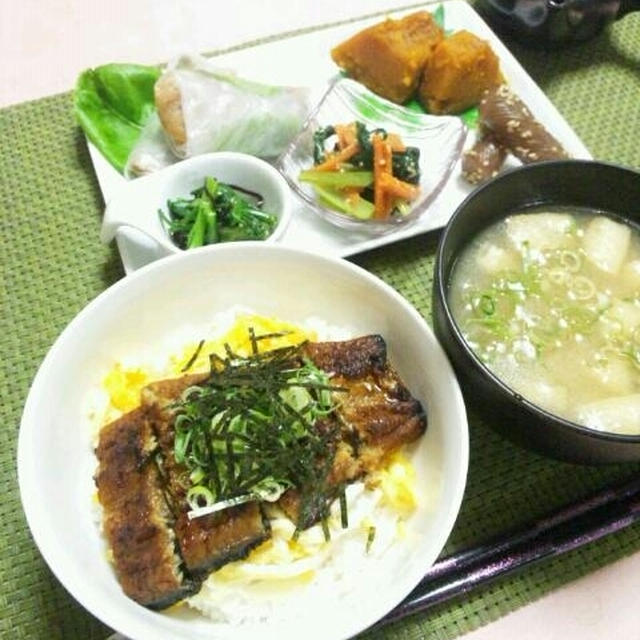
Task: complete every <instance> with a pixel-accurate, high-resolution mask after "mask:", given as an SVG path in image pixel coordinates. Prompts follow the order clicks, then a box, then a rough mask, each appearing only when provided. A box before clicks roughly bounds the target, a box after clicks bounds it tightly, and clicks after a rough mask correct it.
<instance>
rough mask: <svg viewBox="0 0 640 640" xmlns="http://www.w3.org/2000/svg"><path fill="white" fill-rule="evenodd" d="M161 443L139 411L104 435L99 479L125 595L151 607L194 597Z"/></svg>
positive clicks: (99, 454) (108, 532)
mask: <svg viewBox="0 0 640 640" xmlns="http://www.w3.org/2000/svg"><path fill="white" fill-rule="evenodd" d="M156 446H157V443H156V440H155V437H154V435H153V432H152V430H151V424H150V421H149V417H148V413H147V411H146V409H145V408H143V407H140V408H138V409H134V410H133V411H131V412H129V413H127V414H125V415H124V416H122V417H121V418H119V419H118V420H116V421H114V422H112V423H110V424H109V425H107V426H105V427H104V428H103V429H102V430H101V431H100V436H99V443H98V447H97V449H96V456H97V458H98V461H99V466H98V469H97V472H96V475H95V482H96V485H97V488H98V499H99V501H100V503H101V505H102V508H103V530H104V534H105V537H106V539H107V541H108V543H109V547H110V549H111V552H112V554H113V564H114V568H115V571H116V575H117V577H118V581H119V582H120V585H121V586H122V589H123V591H124V592H125V593H126V594H127V595H128V596H129V597H130V598H132V599H133V600H135V601H136V602H139V603H140V604H142V605H144V606H146V607H149V608H151V609H162V608H164V607H168V606H170V605H171V604H174V603H175V602H177V601H179V600H182V599H183V598H185V597H187V596H189V595H191V594H193V593H195V592H196V591H197V590H198V589H199V584H198V583H197V582H194V581H192V580H190V579H188V578H186V577H185V576H184V575H183V572H182V570H181V560H180V557H179V555H178V554H177V553H176V550H175V542H174V538H175V536H174V533H173V529H172V516H171V513H170V511H169V509H168V507H167V504H166V502H165V499H164V495H163V486H162V479H161V477H160V474H159V472H158V469H157V467H156V466H155V464H154V462H153V460H152V457H153V454H154V451H155V449H156Z"/></svg>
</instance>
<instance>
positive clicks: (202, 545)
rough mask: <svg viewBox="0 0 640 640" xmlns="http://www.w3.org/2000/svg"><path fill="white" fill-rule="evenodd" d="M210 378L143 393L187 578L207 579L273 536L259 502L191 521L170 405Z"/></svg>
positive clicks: (173, 383) (159, 386)
mask: <svg viewBox="0 0 640 640" xmlns="http://www.w3.org/2000/svg"><path fill="white" fill-rule="evenodd" d="M206 377H207V374H204V375H203V374H194V375H187V376H183V377H182V378H177V379H173V380H162V381H160V382H154V383H152V384H150V385H148V386H147V387H146V388H145V389H144V390H143V392H142V403H143V406H146V407H148V409H149V411H150V413H151V415H152V416H153V417H152V422H153V429H154V432H155V434H156V436H157V438H158V445H159V448H160V452H161V453H162V461H163V462H162V464H163V472H164V474H165V477H166V479H167V488H168V493H169V496H170V502H171V504H172V507H173V511H174V513H175V518H176V519H175V533H176V539H177V542H178V547H179V548H180V553H181V554H182V558H183V560H184V564H185V567H186V569H187V571H189V573H191V574H192V575H195V576H203V575H206V574H207V573H209V572H210V571H212V570H214V569H218V568H220V567H221V566H222V565H224V564H226V563H227V562H231V561H232V560H238V559H240V558H244V557H246V555H247V554H248V553H249V551H251V549H253V548H254V547H256V546H258V545H259V544H260V543H261V542H264V541H265V540H266V539H267V538H268V537H269V536H270V533H271V532H270V529H269V525H268V520H267V519H266V518H264V517H263V514H262V511H261V509H260V505H259V504H258V503H257V502H248V503H246V504H242V505H238V506H236V507H230V508H229V509H225V510H224V511H219V512H217V513H213V514H210V515H207V516H202V517H200V518H195V519H193V520H189V518H188V516H187V512H188V511H189V506H188V504H187V501H186V494H187V491H188V489H189V487H190V481H189V473H188V471H187V470H186V469H184V468H183V467H182V466H181V465H179V464H177V463H176V461H175V457H174V455H173V441H174V430H173V418H174V414H173V411H172V409H171V406H170V405H171V403H172V402H173V401H174V400H175V399H176V398H177V397H178V396H179V395H180V394H181V393H182V392H183V391H185V390H186V389H187V388H188V387H190V386H192V385H194V384H197V383H199V382H201V381H202V380H204V379H205V378H206Z"/></svg>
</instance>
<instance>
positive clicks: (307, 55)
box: [89, 0, 591, 273]
mask: <svg viewBox="0 0 640 640" xmlns="http://www.w3.org/2000/svg"><path fill="white" fill-rule="evenodd" d="M437 4H439V3H436V4H431V5H425V8H426V9H430V10H433V9H434V8H435V7H436V6H437ZM442 4H443V5H444V13H445V27H446V28H447V29H448V30H449V29H450V30H454V31H455V30H458V29H467V30H468V31H471V32H472V33H474V34H476V35H477V36H479V37H481V38H483V39H485V40H487V41H488V42H489V43H490V44H491V47H492V48H493V50H494V52H495V53H496V55H497V56H498V57H499V59H500V66H501V70H502V73H503V75H504V76H505V79H506V81H507V82H508V83H509V84H510V86H511V87H512V88H513V90H514V91H515V92H516V93H517V94H518V95H519V96H520V97H521V98H522V99H523V101H524V102H525V103H526V104H527V105H528V106H529V108H530V109H531V111H532V113H533V114H534V115H535V116H536V118H537V119H538V120H540V121H541V122H542V123H543V124H544V125H545V127H546V128H547V129H548V130H549V131H550V132H551V133H552V134H553V135H554V136H555V137H556V138H557V139H558V140H559V141H560V142H561V143H562V144H563V145H564V147H565V149H566V150H567V152H568V153H569V154H570V155H571V156H572V157H575V158H587V159H588V158H591V155H590V154H589V151H588V150H587V148H586V147H585V146H584V144H583V143H582V142H581V141H580V139H579V138H578V136H577V135H576V134H575V133H574V131H573V130H572V129H571V127H570V126H569V125H568V124H567V122H566V121H565V120H564V119H563V117H562V116H561V115H560V113H559V112H558V110H557V109H556V108H555V107H554V106H553V104H552V103H551V102H550V100H549V99H548V98H547V97H546V96H545V94H544V93H543V92H542V91H541V89H540V88H539V87H538V86H537V85H536V84H535V82H534V81H533V80H532V79H531V78H530V77H529V75H528V74H527V72H526V71H525V70H524V69H523V68H522V66H521V65H520V64H519V63H518V61H517V60H516V59H515V58H514V57H513V55H511V53H510V52H509V50H508V49H507V48H506V47H505V46H504V45H503V44H502V42H501V41H500V40H499V39H498V37H497V36H496V35H495V34H494V33H493V32H492V31H491V29H490V28H489V27H488V26H487V24H486V23H485V22H484V21H483V20H482V19H481V18H480V16H478V14H477V13H476V12H475V11H474V10H473V8H472V7H471V6H470V5H469V4H467V3H466V2H463V1H462V0H450V1H449V2H444V3H442ZM416 10H417V9H415V8H414V9H412V10H411V11H416ZM405 13H410V11H409V12H408V11H404V12H393V13H390V16H391V17H399V16H401V15H403V14H405ZM380 20H381V18H380V17H377V18H373V19H372V18H365V19H362V20H356V21H353V22H349V23H348V24H345V25H340V26H335V27H328V28H325V29H320V30H318V31H314V32H311V33H305V34H302V35H296V36H290V37H285V38H283V39H279V40H275V41H273V42H269V43H266V44H261V45H257V46H254V47H249V48H246V49H242V50H239V51H234V52H231V53H226V54H224V55H220V56H217V57H216V58H215V60H216V61H217V63H218V64H219V65H220V67H222V68H225V69H231V70H233V71H235V72H236V73H237V74H238V75H240V76H243V77H246V78H249V79H252V80H257V81H260V82H265V83H270V84H280V85H294V86H310V88H311V92H312V100H313V101H314V102H315V101H318V100H319V99H320V97H321V96H322V94H323V92H324V91H325V90H326V88H327V84H328V83H329V81H330V80H331V78H332V77H334V76H335V74H336V73H337V72H338V69H337V68H336V66H335V64H334V63H333V61H332V60H331V57H330V54H329V52H330V50H331V48H332V47H334V46H335V45H337V44H338V43H340V42H342V41H343V40H345V39H346V38H348V37H349V36H351V35H353V34H354V33H356V32H357V31H359V30H361V29H363V28H365V27H367V26H369V25H371V24H374V23H376V22H379V21H380ZM469 137H470V138H471V137H472V136H469ZM89 151H90V153H91V158H92V161H93V165H94V168H95V171H96V175H97V177H98V182H99V184H100V189H101V191H102V195H103V197H104V199H105V202H107V201H108V200H109V199H110V198H111V196H112V195H113V193H114V192H115V191H116V190H117V189H118V188H119V186H120V185H121V184H122V183H123V182H124V181H125V179H124V178H123V177H122V176H121V175H120V174H119V173H118V172H117V171H116V170H115V169H114V168H113V167H112V166H111V165H110V164H109V163H108V162H107V161H106V160H105V158H104V157H103V156H102V155H101V154H100V152H99V151H98V150H97V149H96V148H95V147H93V145H91V144H90V145H89ZM516 164H518V163H517V161H516V160H515V159H511V158H510V159H509V160H508V161H507V165H506V166H515V165H516ZM471 190H472V187H471V186H470V185H468V184H467V183H466V182H465V181H464V180H463V179H462V178H461V177H460V166H459V165H458V166H457V167H456V168H455V169H454V170H453V173H452V175H451V177H450V178H449V180H448V181H447V184H446V185H445V187H444V189H443V191H442V192H441V194H440V195H439V196H438V198H437V199H436V200H435V201H434V203H433V204H432V205H431V207H430V209H429V210H428V211H427V212H426V213H425V214H424V215H423V216H421V217H420V218H419V219H418V221H417V222H416V223H414V224H412V225H409V226H407V227H403V228H401V229H399V230H397V231H394V232H391V233H389V234H386V235H383V236H373V237H372V236H368V235H366V234H364V233H359V232H353V231H347V230H345V229H340V228H337V227H334V226H333V225H331V224H330V223H328V222H324V221H323V220H320V219H319V218H318V217H316V216H315V215H314V214H313V213H312V212H311V211H310V210H309V209H308V208H307V207H306V206H305V205H304V204H302V203H301V202H298V201H296V203H295V208H294V215H293V219H292V221H291V224H290V225H289V227H288V229H287V231H286V233H285V234H284V236H283V237H282V239H281V241H280V242H281V243H282V244H284V245H286V246H292V247H298V248H307V249H309V250H312V251H315V252H318V253H323V254H327V255H334V256H342V257H346V256H350V255H353V254H356V253H360V252H362V251H365V250H367V249H372V248H374V247H379V246H381V245H385V244H388V243H390V242H396V241H398V240H401V239H403V238H408V237H411V236H415V235H417V234H419V233H423V232H425V231H430V230H432V229H438V228H440V227H443V226H444V225H446V223H447V221H448V220H449V218H450V217H451V215H452V213H453V212H454V210H455V208H456V207H457V206H458V204H460V202H462V200H463V199H464V198H465V197H466V196H467V195H468V194H469V193H470V192H471ZM292 197H293V194H292ZM117 241H118V248H119V250H120V255H121V257H122V262H123V265H124V268H125V271H126V272H127V273H130V272H131V271H133V270H135V269H137V268H139V267H140V266H142V265H144V264H145V263H147V262H149V261H151V260H154V259H157V258H158V257H161V254H160V253H159V251H158V249H157V248H156V247H155V246H154V244H155V243H153V242H152V241H149V240H147V239H146V238H145V237H144V236H141V235H140V234H138V233H133V232H131V231H130V230H121V231H120V232H119V235H118V239H117Z"/></svg>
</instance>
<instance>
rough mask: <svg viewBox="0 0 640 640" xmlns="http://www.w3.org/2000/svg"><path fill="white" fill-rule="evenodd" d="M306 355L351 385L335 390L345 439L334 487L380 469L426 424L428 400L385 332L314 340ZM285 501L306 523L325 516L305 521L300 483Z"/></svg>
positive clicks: (289, 513)
mask: <svg viewBox="0 0 640 640" xmlns="http://www.w3.org/2000/svg"><path fill="white" fill-rule="evenodd" d="M305 355H306V356H307V357H308V358H309V359H310V360H311V361H312V362H313V363H314V364H315V365H316V366H317V367H318V368H319V369H322V370H323V371H326V372H327V373H331V374H333V375H332V377H331V384H332V385H335V386H336V387H341V388H344V389H347V390H348V392H346V393H345V392H334V399H335V401H336V403H337V410H336V412H335V413H336V419H337V420H338V423H339V428H340V439H339V442H338V444H337V448H336V453H335V457H334V460H333V466H332V469H331V471H330V473H329V477H328V479H327V484H328V486H329V488H330V487H339V486H340V485H341V484H345V483H348V482H353V481H354V480H356V479H357V478H360V477H362V476H364V475H365V474H367V473H369V472H371V471H374V470H376V469H378V468H379V467H380V466H381V464H382V462H383V460H384V458H385V457H386V456H388V455H389V454H390V453H392V452H393V451H395V450H396V449H398V448H399V447H401V446H402V445H403V444H407V443H410V442H413V441H414V440H417V439H418V438H419V437H420V436H421V435H422V434H423V433H424V431H425V430H426V428H427V419H426V415H425V413H424V411H423V408H422V405H421V404H420V402H418V400H416V399H415V398H414V397H413V396H412V395H411V393H410V392H409V390H408V389H407V387H406V386H405V385H404V383H403V382H402V380H401V379H400V377H399V376H398V374H397V373H396V371H395V370H394V369H393V367H392V366H391V365H390V364H389V362H388V360H387V347H386V344H385V341H384V338H382V336H379V335H369V336H362V337H360V338H354V339H353V340H345V341H341V342H310V343H308V344H306V345H305ZM279 505H280V507H281V508H282V509H283V511H284V512H285V513H286V514H287V516H288V517H289V518H291V520H293V522H296V523H297V524H298V526H300V527H302V528H306V527H309V526H311V525H312V524H313V523H314V522H315V521H317V519H318V517H319V514H318V513H317V512H316V513H314V512H310V513H308V514H306V515H305V516H304V517H303V519H302V521H299V520H300V495H299V493H298V491H296V490H294V489H290V490H288V491H286V492H285V493H284V494H283V496H282V497H281V498H280V500H279Z"/></svg>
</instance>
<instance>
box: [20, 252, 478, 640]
mask: <svg viewBox="0 0 640 640" xmlns="http://www.w3.org/2000/svg"><path fill="white" fill-rule="evenodd" d="M236 305H242V306H250V307H251V308H252V309H253V310H254V311H255V312H257V313H259V314H262V315H266V316H272V317H277V318H281V319H283V320H288V321H290V322H293V323H305V322H308V321H309V319H310V318H316V319H318V320H319V322H320V323H327V325H329V326H330V327H332V326H335V327H340V328H341V329H342V328H345V329H346V330H348V332H349V334H351V335H353V336H357V335H365V334H369V333H378V334H381V335H382V336H383V337H384V339H385V341H386V344H387V351H388V355H389V360H390V362H391V363H392V364H393V365H394V367H395V368H396V370H397V371H398V373H399V374H400V376H401V377H402V378H403V380H404V381H405V383H406V384H407V386H408V388H409V389H410V390H411V392H412V393H413V395H414V396H415V397H417V398H418V399H419V400H420V401H421V402H422V404H423V406H424V407H425V409H426V412H427V418H428V427H427V432H426V434H425V435H424V436H423V437H422V438H421V439H420V440H419V441H418V442H417V443H416V445H415V446H412V448H411V450H410V452H409V455H410V457H411V460H412V462H413V466H414V469H415V471H416V480H415V488H416V493H417V501H418V505H417V507H416V509H415V511H414V512H413V513H412V515H411V517H410V518H408V520H407V522H406V535H405V536H404V537H402V538H400V539H398V540H396V543H395V544H394V545H392V546H391V547H390V548H389V549H388V550H387V552H386V553H384V554H382V555H381V556H372V557H369V556H367V555H366V554H365V553H364V549H363V550H362V556H361V559H359V560H358V561H357V563H356V562H353V563H350V565H349V566H350V569H349V570H345V571H343V572H342V576H341V578H340V579H339V580H336V582H335V588H333V587H332V588H331V589H330V590H327V589H326V586H327V585H326V584H325V585H324V586H325V589H319V590H318V588H317V587H314V583H312V584H309V585H308V587H304V586H301V587H300V588H305V589H307V591H305V593H304V594H303V595H301V596H300V597H297V598H296V600H295V602H296V603H297V604H296V606H291V604H290V601H287V600H286V599H285V600H281V601H280V602H279V603H278V604H277V605H276V606H275V607H274V610H273V616H270V617H269V618H268V619H267V620H266V621H264V622H261V623H260V624H259V626H258V628H256V625H255V623H254V624H253V625H251V624H249V625H245V624H238V623H237V621H235V622H234V621H229V622H218V623H215V622H213V621H212V620H209V619H205V618H203V617H202V616H200V615H199V614H196V613H195V612H193V611H189V610H186V611H185V609H184V608H182V607H181V608H178V609H176V608H172V609H169V610H167V611H164V612H155V611H151V610H149V609H145V608H144V607H142V606H140V605H138V604H136V603H135V602H134V601H133V600H130V599H129V598H127V597H126V596H125V595H124V593H123V592H122V589H121V588H120V585H119V584H118V581H117V579H116V576H115V574H114V571H113V567H112V566H111V565H110V564H109V561H108V559H107V549H106V545H105V541H104V538H103V537H102V535H101V532H100V526H99V524H98V523H97V521H96V504H95V500H94V495H95V486H94V483H93V474H94V473H95V469H96V464H97V461H96V458H95V455H94V452H93V447H94V446H95V443H94V437H95V425H94V424H92V423H91V420H90V419H89V415H88V414H89V404H88V401H89V400H90V399H91V398H95V392H96V389H101V382H102V380H103V378H104V375H105V374H106V373H107V372H108V371H110V370H112V368H113V366H114V363H115V362H118V361H119V362H122V363H125V364H127V363H129V364H131V363H132V362H134V363H135V362H136V361H137V362H140V361H141V360H142V361H144V362H147V361H151V362H157V361H158V357H159V356H158V351H159V352H160V354H164V355H167V351H168V352H169V353H175V352H176V351H179V346H178V345H182V346H184V344H185V343H194V344H195V343H197V341H198V340H200V339H201V338H206V337H207V335H208V334H206V332H207V330H208V331H211V323H212V318H213V317H214V316H216V315H217V314H219V313H221V312H224V311H228V310H229V308H230V307H233V306H236ZM168 345H172V346H173V349H172V347H171V346H169V348H167V347H168ZM92 427H93V428H92ZM467 464H468V432H467V421H466V413H465V408H464V404H463V401H462V395H461V393H460V389H459V387H458V383H457V381H456V378H455V375H454V374H453V371H452V369H451V366H450V365H449V362H448V360H447V358H446V356H445V354H444V351H443V350H442V348H441V347H440V345H439V344H438V342H437V341H436V339H435V337H434V335H433V332H432V331H431V329H430V328H429V326H428V325H427V323H426V322H425V320H424V318H423V317H422V316H421V315H420V314H419V313H418V312H417V311H416V310H415V309H414V308H413V307H412V306H411V305H410V304H409V303H408V302H407V301H406V300H405V299H404V298H403V297H402V296H401V295H400V294H398V293H397V292H396V291H395V290H394V289H393V288H392V287H390V286H389V285H387V284H385V283H384V282H382V281H381V280H380V279H378V278H376V277H375V276H373V275H371V274H370V273H368V272H366V271H365V270H364V269H361V268H360V267H358V266H356V265H354V264H352V263H350V262H347V261H345V260H340V259H338V258H329V257H323V256H320V255H316V254H313V253H308V252H304V251H300V250H296V249H291V248H285V247H282V246H278V245H269V244H266V243H264V242H238V243H233V244H220V245H213V246H207V247H202V248H199V249H194V250H193V251H185V252H183V253H181V254H179V255H174V256H169V257H167V258H165V259H163V260H157V261H155V262H153V263H151V264H149V265H147V266H146V267H143V268H142V269H139V270H138V271H135V272H134V273H132V274H131V275H129V276H128V277H126V278H123V279H122V280H120V281H118V282H117V283H116V284H114V285H113V286H112V287H110V288H109V289H108V290H106V291H105V292H103V293H102V294H101V295H99V296H98V297H97V298H96V299H95V300H93V301H92V302H91V303H90V304H89V305H88V306H87V307H86V308H85V309H84V310H82V311H81V312H80V313H79V314H78V316H76V318H75V319H74V320H73V321H72V322H71V323H70V324H69V326H68V327H67V328H66V329H65V330H64V331H63V333H62V334H61V335H60V337H59V338H58V339H57V341H56V342H55V344H54V345H53V347H52V348H51V350H50V351H49V353H48V354H47V356H46V358H45V360H44V362H43V363H42V365H41V367H40V370H39V371H38V373H37V375H36V377H35V380H34V381H33V384H32V387H31V390H30V392H29V396H28V399H27V403H26V406H25V409H24V414H23V417H22V423H21V426H20V438H19V445H18V478H19V484H20V495H21V498H22V504H23V508H24V510H25V513H26V516H27V520H28V522H29V526H30V528H31V532H32V534H33V537H34V540H35V542H36V544H37V545H38V547H39V548H40V551H41V553H42V555H43V556H44V559H45V560H46V562H47V563H48V564H49V566H50V567H51V569H52V570H53V572H54V573H55V575H56V576H57V577H58V579H59V580H60V582H62V584H63V585H64V586H65V587H66V588H67V590H68V591H69V592H70V593H71V594H72V595H73V596H74V597H75V598H76V599H77V600H78V601H79V602H80V603H81V604H82V605H83V606H84V607H86V608H87V609H88V610H89V611H90V612H91V613H93V614H94V615H95V616H97V617H98V618H100V619H101V620H102V621H104V622H105V624H107V625H109V626H110V627H112V628H113V629H116V630H117V631H119V632H121V633H122V634H124V635H126V636H127V637H129V638H131V639H132V640H142V639H147V638H148V639H152V638H153V639H155V638H173V639H174V640H210V639H211V638H216V639H217V640H231V639H233V640H250V639H252V638H257V637H268V638H279V639H281V640H293V639H297V638H299V637H300V630H301V628H303V627H301V625H304V634H303V635H304V636H305V638H313V639H315V638H323V639H324V638H346V637H350V636H352V635H355V634H356V633H359V632H360V631H362V630H363V629H365V628H366V627H368V626H369V625H371V624H373V623H374V622H375V621H376V620H377V619H379V618H380V617H382V616H383V615H384V614H385V613H386V612H388V611H389V610H390V609H392V608H393V607H394V606H395V605H397V604H398V603H399V602H400V601H401V600H402V599H403V598H405V597H406V596H407V595H408V594H409V592H410V591H411V590H412V589H413V588H414V587H415V586H416V585H417V584H418V582H419V581H420V579H421V578H422V576H423V575H424V572H425V571H426V570H427V569H428V568H429V567H430V566H431V564H432V563H433V562H434V561H435V560H436V558H437V557H438V555H439V554H440V552H441V550H442V548H443V547H444V545H445V542H446V540H447V538H448V537H449V534H450V532H451V529H452V528H453V524H454V522H455V519H456V516H457V514H458V510H459V508H460V503H461V501H462V495H463V492H464V487H465V481H466V474H467ZM354 526H357V525H354ZM298 605H299V606H298ZM301 612H302V613H301ZM301 616H302V617H301ZM301 620H304V622H301Z"/></svg>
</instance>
